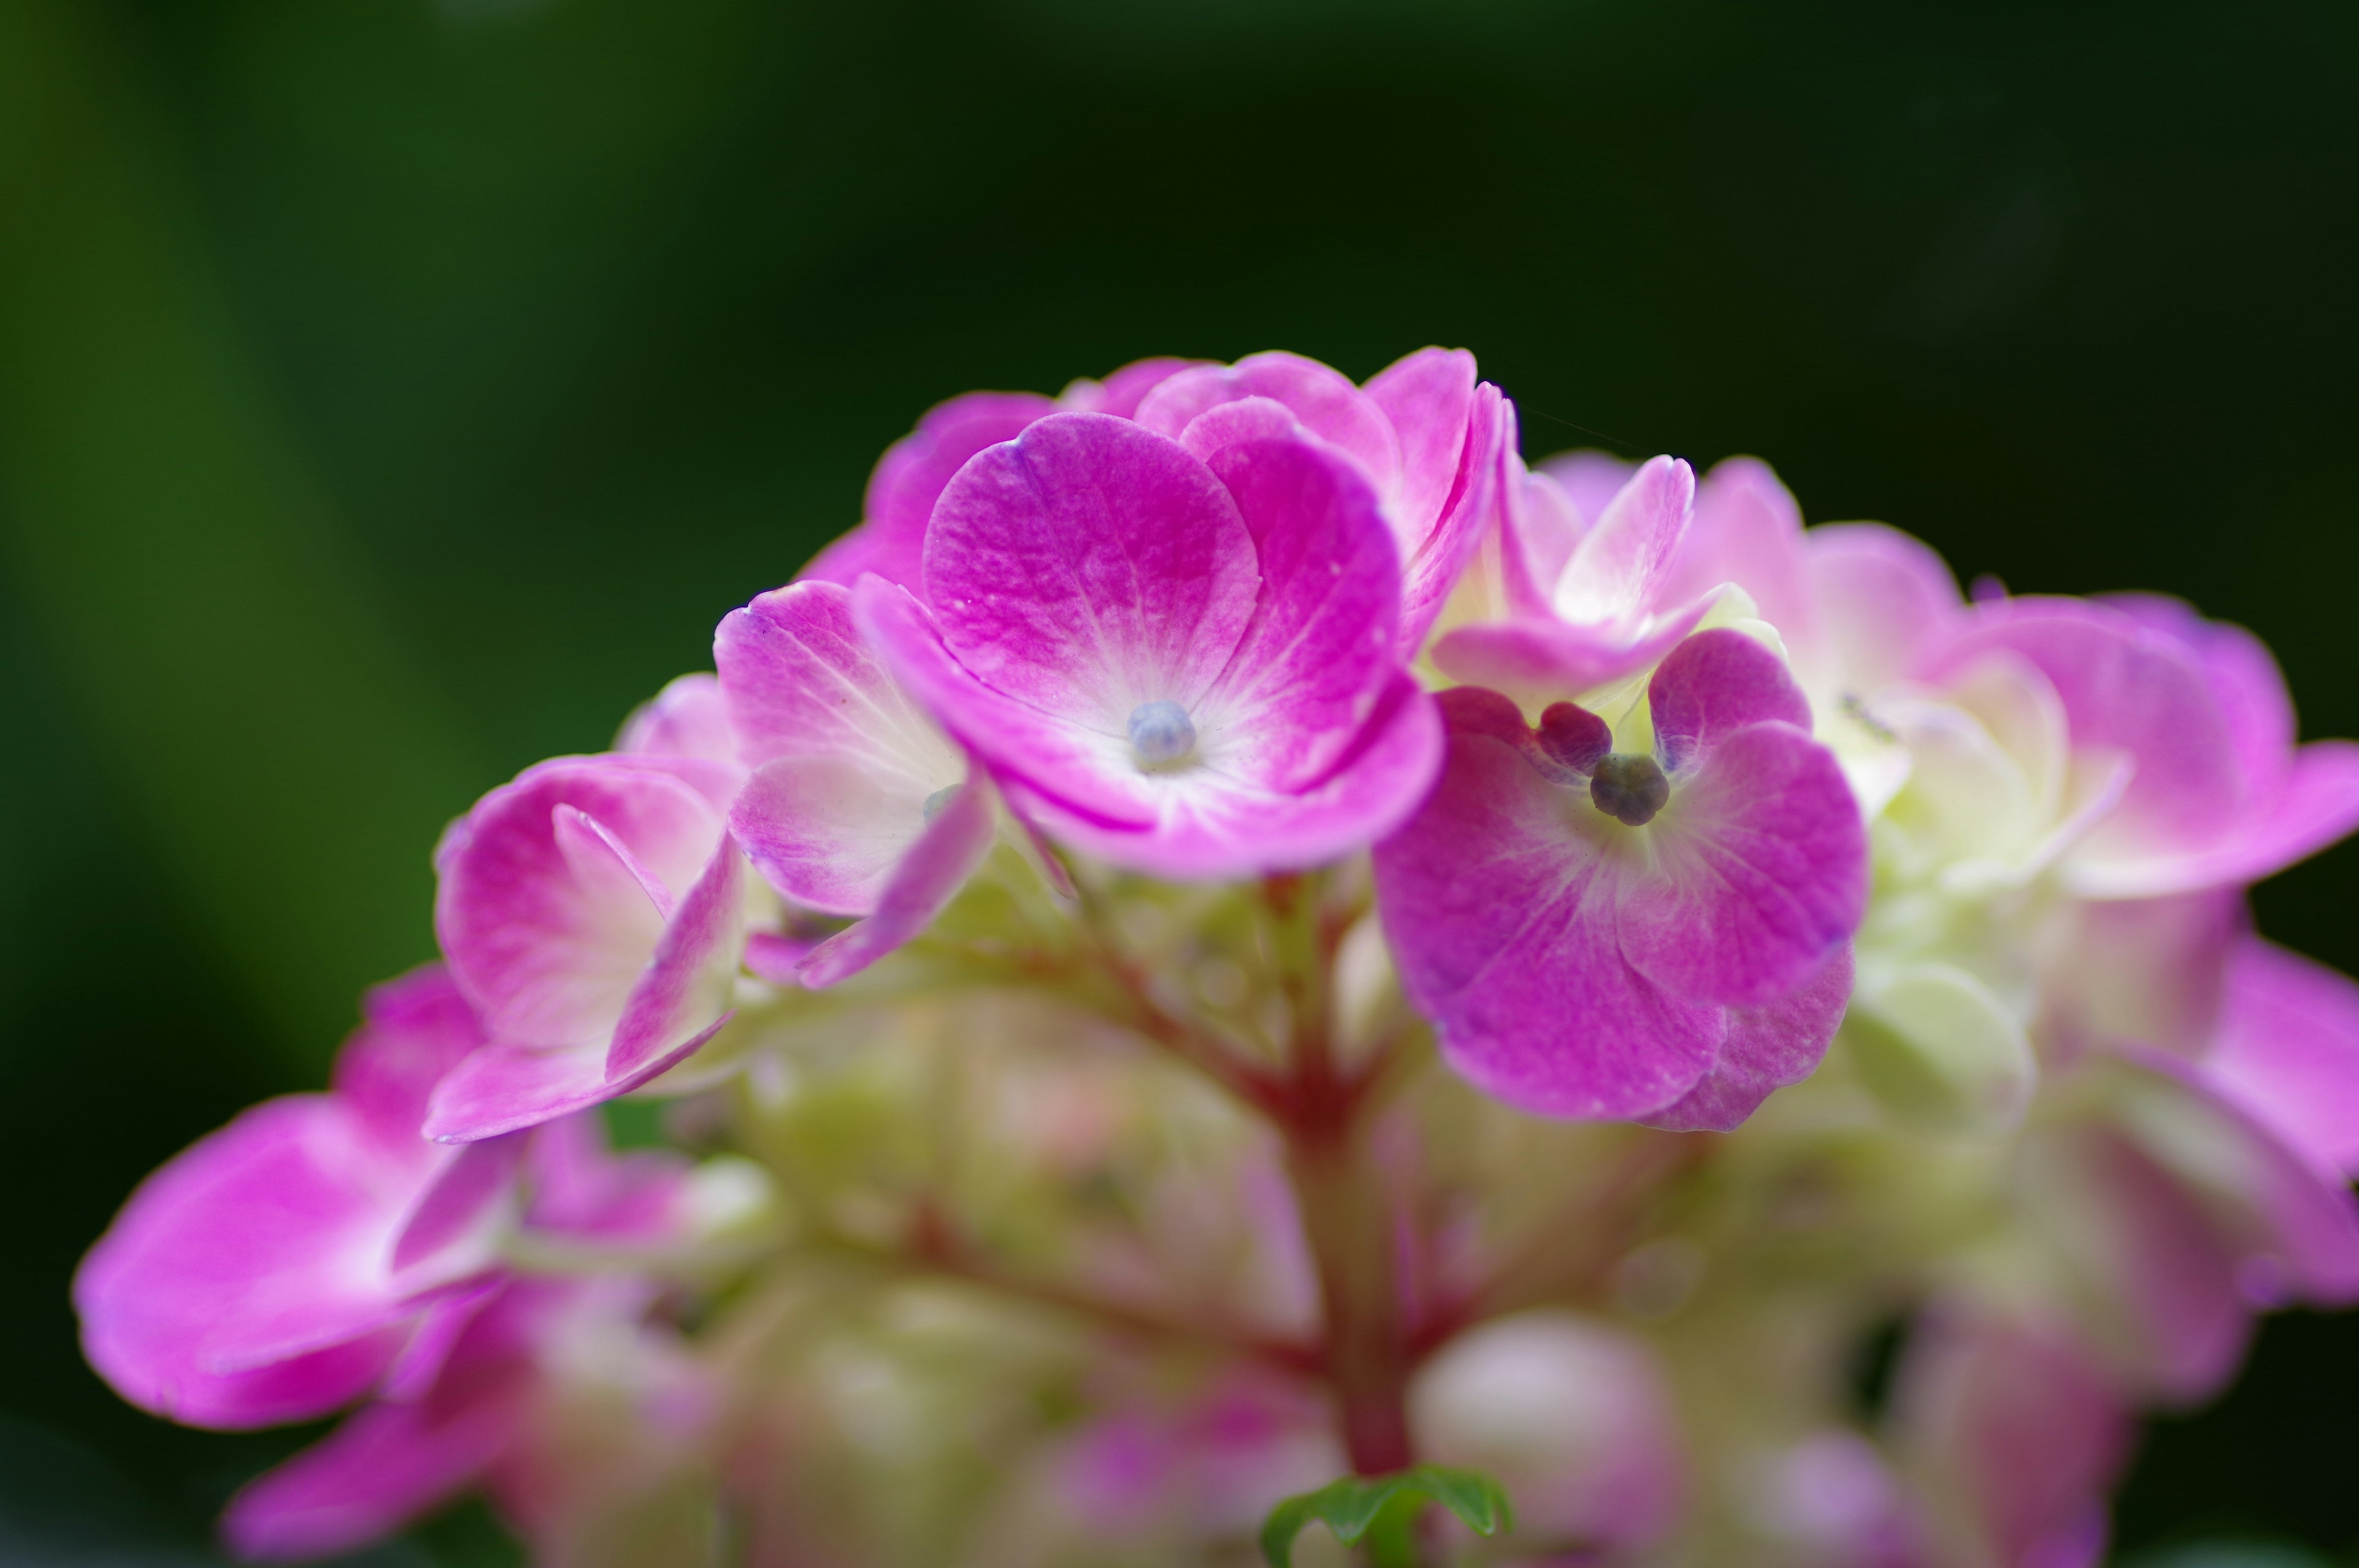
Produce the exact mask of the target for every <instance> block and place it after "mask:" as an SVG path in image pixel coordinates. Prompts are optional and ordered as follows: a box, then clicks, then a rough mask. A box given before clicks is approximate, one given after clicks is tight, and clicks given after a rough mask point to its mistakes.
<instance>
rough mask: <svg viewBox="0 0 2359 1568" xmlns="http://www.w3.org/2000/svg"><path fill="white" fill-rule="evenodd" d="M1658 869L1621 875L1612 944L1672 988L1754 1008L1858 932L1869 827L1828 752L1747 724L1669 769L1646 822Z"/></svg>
mask: <svg viewBox="0 0 2359 1568" xmlns="http://www.w3.org/2000/svg"><path fill="white" fill-rule="evenodd" d="M1649 830H1650V831H1651V832H1653V834H1654V835H1655V845H1656V855H1657V857H1658V867H1657V869H1656V870H1655V871H1654V872H1653V873H1652V874H1639V873H1635V872H1634V873H1632V874H1630V875H1628V876H1626V877H1625V879H1624V880H1623V882H1622V885H1621V887H1620V889H1619V890H1618V892H1619V900H1620V903H1619V907H1618V909H1617V912H1616V913H1617V919H1618V922H1619V930H1620V935H1621V945H1622V951H1623V952H1624V953H1625V955H1627V957H1628V958H1629V961H1630V963H1631V964H1633V965H1634V966H1636V968H1638V970H1639V971H1640V972H1641V973H1643V974H1645V975H1647V977H1648V978H1649V979H1653V980H1654V981H1655V983H1657V984H1658V985H1660V986H1662V987H1663V988H1664V989H1667V990H1669V991H1670V992H1671V993H1672V994H1674V995H1677V996H1681V997H1687V998H1691V999H1693V1000H1698V1001H1713V1002H1722V1003H1728V1004H1733V1005H1747V1004H1759V1003H1763V1002H1767V1001H1770V1000H1775V999H1776V998H1777V997H1780V996H1783V995H1784V994H1785V993H1786V992H1787V991H1788V990H1790V989H1793V988H1794V987H1795V986H1796V985H1798V984H1799V983H1800V982H1801V981H1802V980H1803V979H1806V978H1807V977H1809V976H1810V975H1811V974H1813V973H1814V972H1816V971H1817V970H1818V968H1820V966H1821V964H1823V963H1825V962H1826V960H1827V958H1828V957H1829V955H1830V954H1832V952H1833V951H1834V950H1835V948H1836V947H1837V946H1841V945H1842V944H1843V942H1845V941H1847V940H1849V939H1850V936H1851V934H1852V933H1853V932H1854V930H1856V929H1858V926H1859V922H1860V918H1861V916H1862V915H1863V914H1864V913H1865V912H1866V908H1867V891H1868V878H1867V832H1866V829H1865V827H1864V826H1863V825H1862V824H1861V822H1860V818H1859V806H1858V803H1857V801H1856V799H1855V798H1854V796H1853V795H1852V793H1851V786H1850V785H1849V784H1848V783H1846V782H1845V780H1844V778H1843V769H1842V768H1841V767H1840V766H1839V765H1838V764H1837V763H1836V762H1835V759H1834V754H1833V753H1832V752H1829V751H1828V750H1827V749H1826V748H1825V747H1824V746H1821V745H1820V744H1818V743H1817V742H1816V741H1812V740H1811V739H1810V737H1809V736H1807V735H1805V734H1803V733H1802V732H1801V731H1800V730H1796V729H1793V728H1792V727H1790V726H1788V725H1785V724H1777V723H1770V724H1755V725H1750V726H1748V727H1746V728H1745V729H1743V730H1737V731H1736V732H1735V733H1734V734H1733V735H1730V736H1729V737H1728V738H1727V739H1725V740H1723V741H1721V742H1720V743H1719V744H1718V745H1717V746H1714V747H1713V748H1712V750H1711V751H1710V752H1707V753H1706V754H1705V756H1704V759H1703V761H1702V762H1701V764H1699V765H1698V766H1697V767H1696V768H1695V770H1694V771H1693V772H1692V773H1682V774H1680V775H1679V777H1678V778H1677V779H1676V781H1675V782H1674V784H1673V785H1672V794H1671V803H1670V805H1669V806H1668V807H1666V808H1665V810H1664V812H1663V814H1662V815H1661V816H1658V817H1657V818H1656V819H1655V823H1654V825H1653V827H1652V828H1651V829H1649Z"/></svg>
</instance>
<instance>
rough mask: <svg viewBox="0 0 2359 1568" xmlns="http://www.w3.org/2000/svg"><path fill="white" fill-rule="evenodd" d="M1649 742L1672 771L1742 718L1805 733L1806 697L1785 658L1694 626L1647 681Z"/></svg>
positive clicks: (1742, 638) (1738, 726)
mask: <svg viewBox="0 0 2359 1568" xmlns="http://www.w3.org/2000/svg"><path fill="white" fill-rule="evenodd" d="M1647 704H1648V706H1649V707H1650V708H1652V709H1653V710H1654V715H1655V749H1656V750H1657V751H1658V752H1660V753H1661V755H1662V760H1663V766H1664V767H1666V768H1668V769H1669V770H1670V771H1671V772H1673V773H1678V772H1680V770H1682V769H1684V768H1688V767H1691V766H1693V765H1694V764H1695V763H1696V762H1697V760H1698V759H1699V758H1701V757H1702V756H1704V755H1705V754H1707V753H1709V752H1711V750H1712V748H1713V747H1714V746H1716V745H1718V744H1719V743H1720V741H1721V739H1722V738H1723V736H1726V735H1729V734H1732V733H1734V731H1736V730H1742V729H1744V728H1745V727H1746V726H1747V725H1752V724H1761V723H1779V724H1790V725H1792V726H1793V727H1794V728H1795V729H1797V730H1801V731H1802V732H1803V733H1804V734H1806V735H1807V734H1809V733H1810V699H1809V698H1808V697H1804V696H1803V695H1802V688H1801V687H1799V686H1797V685H1795V684H1794V677H1793V676H1792V675H1791V674H1790V673H1789V672H1788V670H1787V668H1786V662H1785V661H1784V660H1783V659H1780V658H1779V657H1778V656H1777V654H1773V653H1771V652H1770V651H1769V650H1768V649H1767V648H1765V647H1763V646H1762V645H1761V644H1760V643H1756V642H1755V641H1754V640H1753V639H1752V638H1750V637H1748V636H1746V635H1745V633H1742V632H1734V631H1730V630H1728V629H1726V628H1724V627H1723V628H1716V629H1714V630H1712V631H1710V632H1699V633H1696V634H1695V635H1694V636H1692V637H1690V638H1689V639H1687V641H1685V642H1684V643H1680V645H1679V646H1678V647H1677V648H1675V649H1674V650H1672V652H1671V654H1669V657H1667V658H1665V659H1664V660H1663V663H1662V667H1661V668H1659V669H1658V670H1657V671H1656V672H1655V676H1654V678H1653V679H1652V680H1650V681H1649V682H1647Z"/></svg>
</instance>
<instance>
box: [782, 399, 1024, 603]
mask: <svg viewBox="0 0 2359 1568" xmlns="http://www.w3.org/2000/svg"><path fill="white" fill-rule="evenodd" d="M1056 411H1057V405H1056V404H1055V403H1053V402H1051V401H1050V400H1049V399H1048V398H1046V397H1043V396H1041V395H1039V394H1038V393H1032V392H970V393H966V394H963V395H961V396H957V397H953V398H951V400H950V401H949V402H947V403H938V404H936V405H934V406H933V407H931V408H929V409H928V410H926V412H925V415H924V416H923V417H921V418H920V419H919V421H918V427H917V428H916V429H914V430H912V431H910V432H909V433H908V435H906V436H904V437H902V438H900V439H899V440H897V441H896V442H894V443H893V444H892V445H891V446H890V447H888V448H886V450H885V455H884V456H883V457H881V458H879V459H878V460H876V470H875V472H874V473H873V474H871V475H870V476H869V479H868V493H867V496H866V497H865V499H864V501H863V502H862V503H861V509H860V514H861V516H862V518H863V519H864V521H863V522H862V524H861V525H860V526H859V527H858V528H857V529H855V530H854V531H853V532H852V533H851V534H848V535H844V537H843V538H842V539H839V540H837V541H836V542H835V543H834V544H833V545H831V546H828V548H827V549H825V550H823V551H821V553H820V556H819V558H818V559H816V560H814V561H813V562H811V564H810V566H808V567H805V568H803V572H802V575H803V577H804V578H805V579H817V580H820V581H825V582H834V583H838V584H841V585H842V586H843V587H845V588H849V587H851V586H852V585H853V583H855V582H857V581H859V580H860V575H861V574H862V573H863V572H875V574H876V575H877V576H879V577H881V578H883V579H886V581H887V582H897V583H899V584H900V585H901V586H902V587H904V588H906V589H908V590H909V591H910V592H912V593H919V594H922V593H923V591H924V589H923V588H922V586H921V582H920V579H921V562H922V557H923V552H924V549H925V544H926V524H927V523H928V522H929V521H930V520H931V518H932V517H933V514H934V503H935V502H936V501H937V500H938V499H939V498H940V495H941V493H942V489H943V487H944V486H946V485H948V484H949V483H950V481H951V476H952V475H953V474H955V473H957V472H958V470H960V469H961V468H962V467H963V466H964V465H965V463H966V460H968V459H969V458H972V457H973V456H974V455H975V454H976V453H977V452H980V451H982V450H983V449H985V448H986V447H993V446H996V445H998V444H999V443H1000V442H1002V441H1012V440H1014V439H1015V438H1016V437H1017V436H1020V435H1022V434H1023V433H1024V431H1025V429H1026V428H1027V427H1029V426H1030V425H1031V424H1032V423H1033V422H1034V421H1035V420H1038V419H1039V418H1041V417H1042V416H1046V415H1049V414H1053V413H1055V412H1056Z"/></svg>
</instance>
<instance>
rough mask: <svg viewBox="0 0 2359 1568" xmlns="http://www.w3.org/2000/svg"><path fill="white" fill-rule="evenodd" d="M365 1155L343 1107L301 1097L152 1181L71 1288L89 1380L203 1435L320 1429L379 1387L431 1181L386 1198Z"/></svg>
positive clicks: (255, 1112) (406, 1306)
mask: <svg viewBox="0 0 2359 1568" xmlns="http://www.w3.org/2000/svg"><path fill="white" fill-rule="evenodd" d="M356 1146H358V1147H362V1148H365V1144H364V1142H362V1141H361V1139H360V1137H359V1130H358V1129H357V1127H356V1126H355V1119H354V1117H353V1114H352V1112H351V1111H350V1109H349V1108H347V1107H345V1106H344V1105H343V1104H342V1103H341V1102H340V1101H338V1100H337V1099H336V1098H333V1097H332V1096H328V1095H290V1096H288V1097H286V1098H280V1099H276V1100H270V1101H266V1102H265V1103H264V1104H262V1105H259V1106H256V1107H255V1108H253V1109H251V1110H248V1111H246V1112H245V1113H244V1114H243V1115H241V1116H240V1117H238V1119H236V1120H234V1121H233V1122H231V1123H230V1124H229V1125H228V1126H227V1127H224V1128H223V1129H222V1130H220V1131H218V1132H214V1133H212V1134H210V1135H209V1136H207V1137H205V1138H202V1139H200V1140H198V1141H197V1142H195V1143H194V1144H192V1145H190V1147H189V1148H188V1149H187V1150H185V1151H184V1152H181V1153H180V1154H179V1155H178V1156H176V1157H174V1158H173V1159H172V1160H171V1161H170V1162H168V1163H166V1164H165V1165H164V1166H163V1167H162V1168H161V1169H160V1170H158V1171H157V1172H156V1173H154V1174H153V1175H151V1176H149V1177H148V1178H147V1181H146V1182H144V1183H142V1184H141V1185H140V1187H139V1189H138V1191H136V1192H135V1193H134V1194H133V1195H131V1198H130V1200H129V1201H128V1202H127V1203H125V1205H124V1207H123V1212H122V1213H121V1214H119V1215H117V1216H116V1217H115V1220H114V1224H113V1225H112V1226H110V1227H108V1229H107V1232H106V1234H105V1235H104V1236H103V1237H102V1238H100V1239H99V1241H98V1244H97V1245H96V1246H94V1247H92V1249H91V1250H90V1253H89V1255H88V1256H87V1257H86V1258H84V1259H83V1260H82V1267H81V1269H80V1270H79V1271H77V1273H76V1275H75V1277H74V1304H75V1307H76V1310H77V1311H78V1312H79V1313H80V1314H81V1317H82V1348H83V1352H84V1354H86V1355H87V1356H88V1357H90V1361H91V1365H92V1366H93V1367H95V1368H98V1370H99V1372H100V1374H101V1375H102V1376H103V1377H104V1378H105V1379H106V1380H107V1381H108V1382H109V1383H111V1384H113V1385H114V1389H115V1390H116V1391H117V1392H119V1393H121V1394H122V1395H123V1396H124V1397H125V1399H127V1400H131V1401H132V1402H133V1403H135V1404H137V1405H139V1406H141V1407H142V1408H143V1409H147V1410H151V1411H156V1412H157V1413H158V1414H161V1415H167V1416H170V1417H171V1418H172V1419H174V1420H176V1421H181V1422H188V1423H189V1424H191V1425H199V1426H228V1427H238V1426H246V1425H267V1424H270V1423H271V1422H279V1421H288V1420H299V1419H303V1418H305V1417H309V1416H314V1415H321V1414H324V1413H326V1412H327V1411H331V1410H333V1409H334V1408H336V1407H337V1406H338V1405H340V1404H342V1403H344V1402H345V1401H347V1400H351V1399H352V1398H353V1397H354V1396H355V1395H357V1394H359V1393H361V1392H363V1391H364V1390H366V1389H367V1388H368V1387H369V1386H370V1385H371V1384H373V1383H374V1382H375V1380H376V1379H378V1378H379V1377H382V1376H383V1375H384V1373H385V1371H386V1368H388V1367H390V1366H391V1365H392V1363H393V1359H394V1357H395V1356H396V1355H397V1353H398V1352H399V1350H400V1346H401V1340H402V1337H403V1336H402V1335H401V1334H400V1333H398V1332H388V1331H390V1330H394V1329H395V1327H396V1325H399V1324H401V1323H402V1322H403V1321H404V1320H405V1319H407V1318H408V1317H410V1316H412V1315H414V1314H416V1312H417V1311H418V1310H419V1306H418V1303H416V1302H415V1300H413V1299H412V1298H411V1297H409V1296H408V1295H407V1294H405V1293H404V1292H401V1291H399V1290H397V1288H396V1287H395V1284H394V1282H393V1278H392V1271H391V1269H390V1263H391V1260H392V1250H393V1243H394V1238H395V1236H396V1234H397V1230H398V1228H399V1227H400V1224H401V1221H402V1218H403V1216H404V1213H405V1211H406V1210H407V1208H408V1205H409V1202H410V1201H411V1199H412V1197H413V1195H415V1193H416V1191H417V1190H418V1185H419V1184H422V1183H423V1181H424V1180H425V1179H426V1173H425V1172H424V1171H423V1170H421V1171H419V1173H417V1174H416V1175H415V1176H413V1178H412V1181H411V1183H410V1184H396V1185H392V1186H390V1187H388V1186H387V1185H386V1184H385V1182H384V1180H383V1177H384V1175H385V1174H386V1173H384V1172H382V1171H380V1170H374V1169H372V1162H370V1161H369V1160H367V1159H365V1158H363V1159H359V1160H355V1159H354V1158H353V1151H354V1149H355V1147H356ZM313 1353H318V1354H316V1355H315V1354H313ZM273 1363H282V1364H283V1365H281V1366H279V1367H277V1368H275V1369H270V1368H271V1364H273Z"/></svg>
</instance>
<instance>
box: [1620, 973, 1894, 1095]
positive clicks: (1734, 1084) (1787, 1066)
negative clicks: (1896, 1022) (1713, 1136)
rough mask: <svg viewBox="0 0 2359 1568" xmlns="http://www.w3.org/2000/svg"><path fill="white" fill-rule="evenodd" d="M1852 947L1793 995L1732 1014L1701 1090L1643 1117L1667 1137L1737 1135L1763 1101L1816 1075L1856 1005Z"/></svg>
mask: <svg viewBox="0 0 2359 1568" xmlns="http://www.w3.org/2000/svg"><path fill="white" fill-rule="evenodd" d="M1851 987H1852V964H1851V948H1850V947H1849V946H1844V947H1842V948H1839V949H1837V950H1836V953H1835V956H1834V957H1832V958H1830V959H1828V960H1827V963H1826V966H1825V967H1824V968H1821V970H1820V971H1819V972H1818V973H1817V974H1816V975H1813V976H1812V977H1811V978H1810V979H1807V980H1805V981H1803V982H1802V984H1801V985H1799V986H1798V987H1796V988H1795V989H1793V990H1792V991H1791V992H1789V993H1788V994H1787V995H1785V996H1782V997H1780V998H1778V999H1777V1000H1775V1001H1771V1002H1765V1003H1763V1004H1761V1005H1760V1006H1758V1007H1734V1008H1731V1009H1729V1010H1728V1038H1727V1039H1725V1040H1723V1041H1722V1042H1721V1045H1720V1055H1719V1057H1718V1058H1717V1059H1716V1060H1715V1061H1714V1062H1713V1063H1712V1070H1711V1071H1710V1072H1707V1073H1706V1074H1704V1076H1702V1077H1701V1079H1699V1080H1698V1081H1697V1083H1696V1086H1695V1087H1693V1088H1691V1089H1690V1090H1689V1091H1688V1092H1687V1093H1686V1094H1684V1095H1682V1096H1680V1098H1678V1099H1676V1100H1674V1101H1672V1102H1671V1103H1670V1104H1669V1106H1667V1107H1665V1108H1663V1109H1661V1110H1658V1111H1656V1112H1654V1113H1653V1114H1651V1115H1649V1116H1647V1117H1645V1118H1643V1119H1644V1120H1645V1122H1646V1124H1647V1126H1649V1127H1658V1128H1661V1129H1663V1130H1665V1131H1668V1132H1732V1131H1734V1130H1736V1129H1737V1128H1738V1127H1739V1126H1741V1125H1743V1124H1744V1121H1745V1118H1747V1117H1749V1116H1751V1115H1752V1114H1753V1113H1754V1112H1755V1111H1756V1110H1758V1109H1759V1108H1761V1102H1762V1101H1763V1100H1766V1099H1767V1098H1769V1097H1770V1096H1771V1095H1772V1094H1774V1093H1776V1092H1777V1090H1779V1089H1782V1088H1784V1087H1786V1086H1787V1085H1788V1084H1799V1083H1800V1082H1801V1081H1802V1080H1803V1079H1804V1078H1807V1077H1809V1076H1810V1075H1811V1074H1812V1073H1813V1072H1816V1071H1817V1070H1818V1065H1819V1063H1820V1062H1821V1060H1823V1059H1824V1058H1825V1056H1826V1054H1827V1045H1828V1044H1829V1043H1830V1042H1832V1040H1833V1039H1834V1037H1835V1030H1836V1029H1837V1028H1838V1027H1839V1026H1840V1025H1841V1024H1842V1022H1843V1009H1844V1008H1845V1006H1846V1005H1848V1003H1849V1002H1850V1000H1851Z"/></svg>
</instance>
